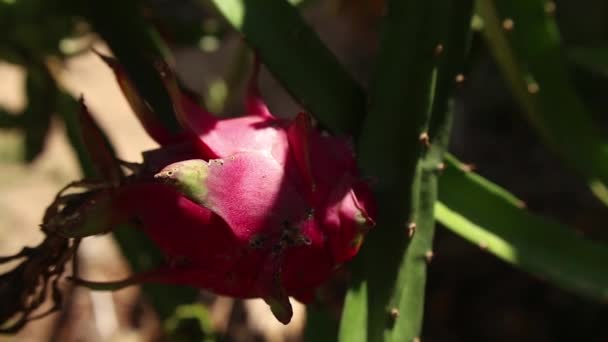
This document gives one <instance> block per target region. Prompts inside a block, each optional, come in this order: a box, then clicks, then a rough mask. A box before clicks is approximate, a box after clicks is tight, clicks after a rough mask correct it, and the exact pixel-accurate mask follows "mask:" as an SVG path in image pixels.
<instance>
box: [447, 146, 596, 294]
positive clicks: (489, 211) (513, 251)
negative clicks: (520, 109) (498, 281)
mask: <svg viewBox="0 0 608 342" xmlns="http://www.w3.org/2000/svg"><path fill="white" fill-rule="evenodd" d="M447 161H448V163H447V167H446V169H445V170H444V172H443V175H442V176H441V180H440V190H439V201H438V202H437V204H436V207H435V215H436V218H437V220H438V221H439V222H441V223H442V224H443V225H444V226H445V227H446V228H447V229H449V230H451V231H452V232H454V233H456V234H457V235H459V236H461V237H463V238H464V239H466V240H468V241H470V242H472V243H474V244H476V245H478V246H480V248H482V249H484V250H487V251H488V252H489V253H491V254H494V255H495V256H496V257H498V258H500V259H502V260H504V261H506V262H508V263H510V264H513V265H514V266H516V267H518V268H520V269H522V270H525V271H527V272H529V273H531V274H532V275H535V276H536V277H538V278H540V279H542V280H544V281H547V282H550V283H552V284H555V285H557V286H559V287H561V288H563V289H565V290H568V291H571V292H573V293H577V294H579V295H583V296H586V297H590V298H595V299H599V300H606V299H608V265H607V264H606V262H605V261H606V260H607V259H608V246H606V245H603V244H600V243H596V242H593V241H591V240H588V239H585V238H583V237H581V236H580V235H578V234H577V233H576V232H575V231H573V230H572V229H570V228H568V227H565V226H563V225H561V224H559V223H556V222H554V221H551V220H549V219H546V218H543V217H540V216H536V215H533V214H531V213H530V212H528V211H526V210H525V209H523V208H522V202H521V201H520V200H518V199H517V198H515V197H514V196H513V195H511V194H509V193H508V192H507V191H506V190H504V189H502V188H500V187H499V186H497V185H495V184H493V183H491V182H489V181H488V180H486V179H484V178H482V177H480V176H479V175H477V174H475V173H473V172H469V171H466V167H463V165H462V164H461V163H459V162H458V161H457V160H455V158H453V157H449V158H447ZM463 194H466V199H463Z"/></svg>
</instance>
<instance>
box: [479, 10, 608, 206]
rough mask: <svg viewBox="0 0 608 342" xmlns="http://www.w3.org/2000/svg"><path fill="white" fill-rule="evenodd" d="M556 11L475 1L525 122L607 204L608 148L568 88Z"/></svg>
mask: <svg viewBox="0 0 608 342" xmlns="http://www.w3.org/2000/svg"><path fill="white" fill-rule="evenodd" d="M554 11H555V4H554V3H553V2H552V1H546V0H530V1H512V0H497V1H495V0H478V1H477V13H478V14H479V15H480V17H481V18H482V20H483V24H484V25H483V33H484V36H485V38H486V42H487V44H488V46H489V47H490V50H491V51H492V53H493V55H494V57H495V59H496V61H497V62H498V65H499V67H500V68H501V70H502V73H503V75H504V77H505V79H506V80H507V81H508V82H509V84H510V86H511V90H512V92H513V94H514V96H515V98H516V99H517V100H518V101H519V103H520V104H521V105H522V107H523V109H524V112H525V113H526V114H527V116H526V117H527V119H528V120H529V121H530V123H531V124H532V126H533V127H534V128H535V129H536V130H537V132H538V134H539V135H540V137H541V138H542V139H544V141H545V143H546V144H547V145H548V146H549V147H550V148H551V149H552V150H553V151H554V152H555V153H557V154H558V155H559V156H561V157H562V158H563V159H564V161H565V162H566V163H568V164H569V165H570V166H571V167H572V168H574V169H575V170H576V171H577V172H578V173H579V174H580V175H581V176H583V177H584V178H585V179H586V180H587V183H588V184H589V186H590V188H591V190H592V191H593V192H594V194H595V195H596V196H597V197H598V198H599V199H600V200H602V201H603V202H604V203H605V204H608V189H607V188H606V184H608V163H606V160H608V144H607V141H605V139H603V138H602V137H601V135H600V133H599V131H598V129H597V127H596V125H595V123H594V122H593V120H592V118H591V116H590V114H589V112H588V111H587V109H586V108H585V106H584V104H583V103H582V101H581V99H580V98H579V96H578V95H577V94H576V91H575V90H574V89H573V88H572V86H571V84H570V81H569V78H568V74H567V71H566V68H565V64H564V56H563V53H562V51H561V47H560V40H559V32H558V28H557V25H556V23H555V20H554V18H553V15H554ZM565 137H576V140H575V141H572V140H571V139H566V138H565Z"/></svg>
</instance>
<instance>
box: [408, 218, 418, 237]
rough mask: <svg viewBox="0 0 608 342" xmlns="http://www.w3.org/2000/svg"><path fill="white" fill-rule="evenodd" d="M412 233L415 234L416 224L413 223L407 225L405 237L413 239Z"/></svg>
mask: <svg viewBox="0 0 608 342" xmlns="http://www.w3.org/2000/svg"><path fill="white" fill-rule="evenodd" d="M414 233H416V223H415V222H411V223H410V224H408V225H407V236H408V238H410V239H411V238H412V237H414Z"/></svg>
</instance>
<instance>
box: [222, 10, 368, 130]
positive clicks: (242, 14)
mask: <svg viewBox="0 0 608 342" xmlns="http://www.w3.org/2000/svg"><path fill="white" fill-rule="evenodd" d="M213 3H214V4H215V5H216V7H217V8H218V9H219V11H220V12H221V13H222V14H223V15H224V16H225V17H226V19H227V20H228V21H229V22H230V23H231V24H232V25H233V26H234V27H235V28H236V29H237V30H238V31H240V32H241V33H242V34H243V35H244V36H245V39H246V40H247V42H248V43H249V44H250V46H251V47H252V48H253V49H254V50H255V51H256V53H257V54H258V55H259V56H260V58H261V59H262V61H263V62H264V64H266V66H267V67H268V69H269V70H270V72H271V73H273V75H274V76H275V77H276V78H277V79H278V80H279V81H280V82H281V83H282V84H283V85H284V86H285V88H286V89H287V90H288V91H289V92H290V93H291V94H292V95H293V96H294V97H295V98H296V99H297V100H298V101H299V102H300V104H302V106H304V108H306V109H307V110H308V111H310V112H311V113H312V114H313V115H315V117H316V118H317V119H319V121H320V122H321V123H322V124H324V125H325V126H326V127H327V128H329V129H331V130H332V131H336V132H344V133H347V134H350V135H353V136H356V134H357V133H358V132H359V129H360V123H361V122H362V120H363V116H364V113H365V105H366V102H365V93H364V91H363V89H362V88H361V87H360V86H359V85H358V84H357V83H356V82H355V81H354V79H353V78H352V77H351V76H350V75H349V74H348V72H347V71H346V70H345V69H344V68H343V67H342V66H341V65H340V63H339V62H338V61H337V60H336V58H335V57H334V56H333V55H332V53H331V52H330V51H329V50H328V48H327V47H326V46H325V45H324V44H323V43H322V42H321V40H320V39H319V37H318V36H317V34H316V33H315V32H314V31H313V30H312V29H311V28H310V27H309V26H308V25H307V24H306V22H305V21H304V20H303V18H302V17H301V15H300V14H299V12H298V10H297V9H296V8H295V7H293V6H292V5H290V4H289V3H288V2H287V1H286V0H267V1H265V2H264V4H260V3H259V2H258V1H255V0H213Z"/></svg>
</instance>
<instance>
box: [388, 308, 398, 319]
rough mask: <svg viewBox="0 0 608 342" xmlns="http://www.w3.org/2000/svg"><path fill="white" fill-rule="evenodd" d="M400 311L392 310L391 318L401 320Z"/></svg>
mask: <svg viewBox="0 0 608 342" xmlns="http://www.w3.org/2000/svg"><path fill="white" fill-rule="evenodd" d="M399 315H400V313H399V309H397V308H391V309H390V311H389V316H390V317H391V319H392V320H396V319H397V318H399Z"/></svg>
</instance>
